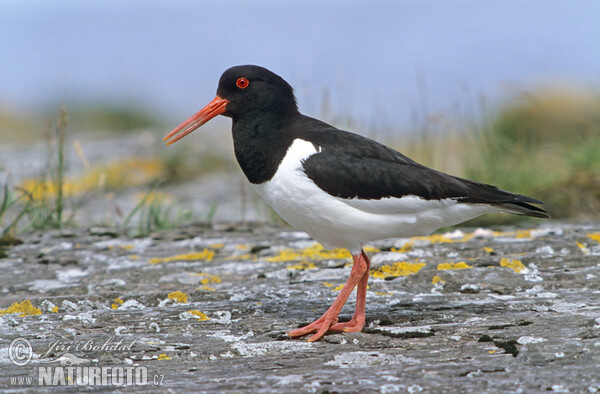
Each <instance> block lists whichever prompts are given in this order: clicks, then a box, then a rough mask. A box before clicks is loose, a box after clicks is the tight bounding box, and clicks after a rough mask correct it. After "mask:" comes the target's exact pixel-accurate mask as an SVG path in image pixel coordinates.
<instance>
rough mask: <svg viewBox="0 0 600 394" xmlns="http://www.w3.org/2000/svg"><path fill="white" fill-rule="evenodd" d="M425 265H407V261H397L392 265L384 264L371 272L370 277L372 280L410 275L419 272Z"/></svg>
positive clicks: (417, 263)
mask: <svg viewBox="0 0 600 394" xmlns="http://www.w3.org/2000/svg"><path fill="white" fill-rule="evenodd" d="M426 265H427V264H425V263H419V262H415V263H409V262H407V261H397V262H395V263H393V264H386V265H383V266H381V267H379V268H376V269H373V270H371V276H372V277H374V278H381V279H385V278H388V277H395V276H406V275H412V274H416V273H417V272H419V270H420V269H421V268H423V267H425V266H426Z"/></svg>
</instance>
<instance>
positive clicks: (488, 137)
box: [405, 89, 600, 226]
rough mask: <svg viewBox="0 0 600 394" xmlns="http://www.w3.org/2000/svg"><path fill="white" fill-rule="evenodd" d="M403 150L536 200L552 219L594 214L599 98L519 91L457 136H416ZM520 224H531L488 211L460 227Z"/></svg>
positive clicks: (597, 206)
mask: <svg viewBox="0 0 600 394" xmlns="http://www.w3.org/2000/svg"><path fill="white" fill-rule="evenodd" d="M405 152H406V153H407V154H408V155H409V156H411V157H412V158H414V159H416V160H417V161H421V162H423V163H424V164H427V165H430V166H432V167H434V168H436V169H439V170H441V171H445V172H448V173H451V174H454V175H458V176H462V177H465V178H468V179H472V180H475V181H478V182H482V183H488V184H492V185H495V186H498V187H499V188H501V189H504V190H507V191H510V192H513V193H518V194H523V195H527V196H530V197H533V198H536V199H538V200H540V201H543V202H544V203H545V205H544V208H545V209H546V210H547V211H548V212H549V214H550V216H551V217H552V218H555V219H575V220H586V219H588V220H589V219H594V218H599V217H600V95H597V94H594V93H585V92H576V91H564V90H552V89H548V90H540V91H536V92H533V93H532V92H530V93H524V94H521V95H518V96H516V97H513V98H512V99H511V100H509V101H508V104H506V105H505V106H504V107H502V108H499V109H496V110H494V111H493V112H490V113H486V114H484V116H483V121H482V122H477V123H470V124H469V127H467V128H466V130H464V131H462V132H457V131H455V132H450V133H446V134H440V135H436V136H435V138H431V136H427V137H422V136H421V138H420V139H417V140H416V141H412V142H411V143H410V144H409V145H408V147H406V149H405ZM527 220H537V219H531V218H527V217H522V216H515V215H504V214H494V215H484V216H481V217H479V218H476V219H473V220H471V221H469V222H466V223H465V225H466V226H481V225H492V224H508V223H516V222H521V221H527Z"/></svg>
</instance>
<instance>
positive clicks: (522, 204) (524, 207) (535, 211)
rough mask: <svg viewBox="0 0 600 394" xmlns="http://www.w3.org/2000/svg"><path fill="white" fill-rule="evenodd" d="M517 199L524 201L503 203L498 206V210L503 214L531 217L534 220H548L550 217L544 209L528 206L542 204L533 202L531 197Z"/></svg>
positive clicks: (536, 201)
mask: <svg viewBox="0 0 600 394" xmlns="http://www.w3.org/2000/svg"><path fill="white" fill-rule="evenodd" d="M519 197H522V200H526V201H522V200H521V201H518V200H517V201H511V202H505V203H502V204H498V205H497V207H498V208H500V209H501V210H502V211H504V212H508V213H514V214H515V215H524V216H532V217H534V218H546V219H548V218H550V216H549V215H548V213H547V212H546V211H545V210H544V209H542V208H539V207H536V206H535V205H531V204H530V203H534V204H542V202H541V201H538V200H535V199H533V198H531V197H525V196H519Z"/></svg>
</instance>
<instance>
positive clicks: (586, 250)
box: [575, 241, 590, 256]
mask: <svg viewBox="0 0 600 394" xmlns="http://www.w3.org/2000/svg"><path fill="white" fill-rule="evenodd" d="M575 243H576V244H577V247H578V248H579V249H580V250H581V253H583V254H584V256H588V255H589V254H590V249H589V248H588V247H587V246H586V245H584V244H582V243H581V242H579V241H575Z"/></svg>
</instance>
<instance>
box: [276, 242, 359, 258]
mask: <svg viewBox="0 0 600 394" xmlns="http://www.w3.org/2000/svg"><path fill="white" fill-rule="evenodd" d="M349 258H352V255H351V254H350V252H348V251H347V250H346V249H341V248H336V249H333V250H327V249H325V248H323V246H322V245H321V244H314V245H312V246H309V247H307V248H304V249H283V250H281V251H279V254H277V255H276V256H271V257H267V258H266V260H267V261H269V262H273V263H278V262H282V261H294V260H305V259H311V260H324V259H349Z"/></svg>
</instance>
